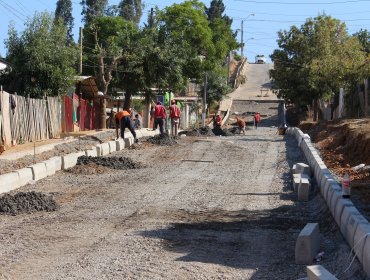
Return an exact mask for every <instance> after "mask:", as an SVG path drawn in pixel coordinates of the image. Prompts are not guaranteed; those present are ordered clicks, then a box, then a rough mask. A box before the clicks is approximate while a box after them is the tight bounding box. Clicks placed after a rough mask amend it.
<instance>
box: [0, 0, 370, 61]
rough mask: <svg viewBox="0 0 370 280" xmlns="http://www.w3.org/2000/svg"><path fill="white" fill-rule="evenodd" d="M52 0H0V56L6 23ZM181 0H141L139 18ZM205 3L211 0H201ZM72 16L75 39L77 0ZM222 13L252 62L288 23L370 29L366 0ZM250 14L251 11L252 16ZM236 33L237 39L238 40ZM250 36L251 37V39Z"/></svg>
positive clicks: (19, 23) (19, 22)
mask: <svg viewBox="0 0 370 280" xmlns="http://www.w3.org/2000/svg"><path fill="white" fill-rule="evenodd" d="M56 2H57V1H56V0H0V55H1V56H3V57H4V56H5V55H6V49H5V46H4V39H6V38H7V36H8V35H7V33H8V24H9V22H10V21H13V22H14V23H15V27H16V29H17V30H18V31H22V29H23V26H24V22H25V21H26V18H27V17H32V16H33V15H34V13H35V12H36V11H50V12H52V13H54V11H55V7H56ZM118 2H119V0H114V1H113V0H110V1H109V4H110V5H113V4H117V3H118ZM181 2H182V1H170V0H148V1H145V0H143V3H144V4H145V9H144V13H143V20H144V21H145V20H146V18H147V14H148V12H149V11H150V8H152V7H154V6H156V5H157V6H158V7H159V8H160V9H163V8H165V7H166V6H169V5H171V4H173V3H181ZM203 2H204V3H205V4H206V5H207V6H209V4H210V2H211V0H207V1H203ZM72 3H73V16H74V19H75V24H74V36H75V39H76V40H77V37H78V28H79V27H80V26H82V23H81V15H80V14H81V5H80V4H79V3H80V0H74V1H72ZM224 4H225V6H226V11H225V13H226V14H227V15H228V16H229V17H232V18H233V26H232V27H233V29H234V30H237V29H241V22H242V20H243V21H244V24H243V30H244V36H243V37H244V40H243V41H244V43H245V48H244V55H245V56H247V57H248V59H249V60H250V61H254V57H255V56H256V55H257V54H264V55H265V56H267V57H268V56H269V55H270V54H271V53H272V52H273V50H274V49H276V48H277V44H276V39H277V35H276V34H277V31H279V30H288V29H289V28H290V26H292V25H297V26H300V25H301V24H303V23H304V22H305V20H306V19H307V18H309V17H315V16H317V15H318V14H322V13H325V14H327V15H330V16H332V17H334V18H337V19H339V20H341V21H344V22H345V23H346V25H347V27H348V31H349V33H350V34H353V33H355V32H357V31H359V30H360V29H361V28H362V29H367V30H370V0H300V1H292V0H257V1H248V0H224ZM251 14H254V16H252V15H251ZM240 33H241V32H239V33H238V40H239V41H240V40H241V37H240ZM251 38H253V39H251Z"/></svg>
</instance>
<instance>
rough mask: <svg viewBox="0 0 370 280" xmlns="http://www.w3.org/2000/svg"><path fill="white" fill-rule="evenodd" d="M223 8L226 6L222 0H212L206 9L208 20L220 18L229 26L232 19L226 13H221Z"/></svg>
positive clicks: (223, 10)
mask: <svg viewBox="0 0 370 280" xmlns="http://www.w3.org/2000/svg"><path fill="white" fill-rule="evenodd" d="M225 9H226V7H225V5H224V3H223V0H212V1H211V4H210V6H209V8H208V9H206V14H207V16H208V20H209V21H210V22H213V21H214V20H216V19H222V20H224V21H225V22H226V24H227V25H229V26H231V24H232V23H233V20H232V19H231V18H230V17H228V16H227V15H224V14H223V13H224V12H225Z"/></svg>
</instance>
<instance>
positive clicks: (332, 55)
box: [270, 15, 365, 117]
mask: <svg viewBox="0 0 370 280" xmlns="http://www.w3.org/2000/svg"><path fill="white" fill-rule="evenodd" d="M278 35H279V39H278V45H279V49H276V50H275V51H274V53H273V54H272V55H271V59H272V61H273V62H274V69H273V70H271V71H270V75H271V78H272V80H273V84H274V90H275V92H276V93H277V95H278V97H281V98H284V99H285V100H286V101H287V102H291V103H295V104H298V105H311V104H314V111H315V117H317V106H316V105H317V102H318V100H319V99H329V98H331V97H335V96H336V94H337V92H338V91H339V88H341V87H344V88H345V87H346V86H348V85H350V84H351V83H353V82H354V81H355V80H358V79H362V78H363V74H364V73H363V71H362V70H361V65H363V64H364V62H365V53H364V52H363V51H362V48H361V45H360V43H359V41H358V40H357V38H355V37H352V36H350V35H349V34H348V32H347V28H346V26H345V24H344V23H343V22H340V21H339V20H337V19H334V18H331V17H330V16H326V15H321V16H318V17H316V18H314V19H312V18H310V19H307V20H306V22H305V23H304V24H303V25H302V26H301V27H300V28H298V27H296V26H292V27H291V28H290V30H288V31H280V32H279V33H278Z"/></svg>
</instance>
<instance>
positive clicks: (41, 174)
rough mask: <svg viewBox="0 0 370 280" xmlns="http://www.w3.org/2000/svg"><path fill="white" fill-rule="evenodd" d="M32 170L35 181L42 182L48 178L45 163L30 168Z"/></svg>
mask: <svg viewBox="0 0 370 280" xmlns="http://www.w3.org/2000/svg"><path fill="white" fill-rule="evenodd" d="M29 168H31V170H32V177H33V180H34V181H38V180H41V179H43V178H45V177H46V176H48V173H47V169H46V163H45V162H39V163H36V164H33V165H31V166H29Z"/></svg>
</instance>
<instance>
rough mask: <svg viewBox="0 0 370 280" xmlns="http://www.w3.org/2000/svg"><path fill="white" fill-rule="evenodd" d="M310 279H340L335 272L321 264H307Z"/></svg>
mask: <svg viewBox="0 0 370 280" xmlns="http://www.w3.org/2000/svg"><path fill="white" fill-rule="evenodd" d="M306 272H307V276H308V280H338V278H336V277H335V276H334V275H333V274H331V273H330V272H329V271H327V270H326V269H325V268H324V267H323V266H321V265H310V266H307V270H306Z"/></svg>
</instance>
